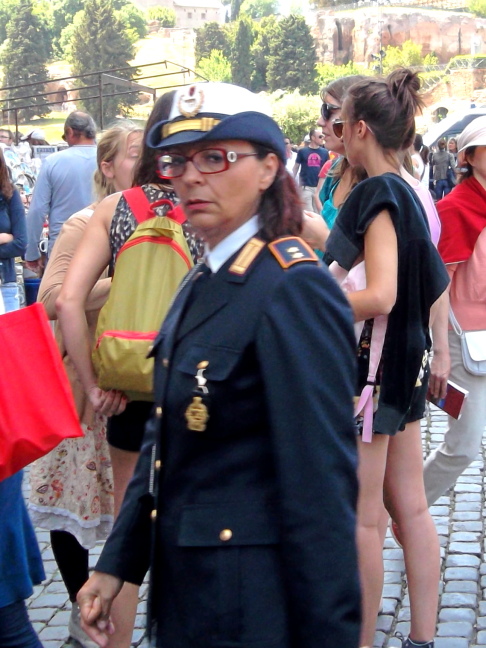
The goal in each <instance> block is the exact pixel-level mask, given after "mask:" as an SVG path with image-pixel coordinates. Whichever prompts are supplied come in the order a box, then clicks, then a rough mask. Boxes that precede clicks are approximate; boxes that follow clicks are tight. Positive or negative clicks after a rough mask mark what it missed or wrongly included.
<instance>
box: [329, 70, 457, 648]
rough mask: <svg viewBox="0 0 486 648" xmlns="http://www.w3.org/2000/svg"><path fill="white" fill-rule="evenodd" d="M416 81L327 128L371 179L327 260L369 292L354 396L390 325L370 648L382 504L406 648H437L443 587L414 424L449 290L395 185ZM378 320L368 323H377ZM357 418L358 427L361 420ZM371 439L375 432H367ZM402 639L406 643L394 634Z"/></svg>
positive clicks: (363, 298)
mask: <svg viewBox="0 0 486 648" xmlns="http://www.w3.org/2000/svg"><path fill="white" fill-rule="evenodd" d="M419 87H420V82H419V79H418V77H417V75H416V74H415V73H413V72H411V71H409V70H403V69H402V70H396V71H394V72H392V74H391V75H390V76H389V77H388V78H387V79H376V78H373V79H364V80H362V81H359V82H358V83H356V84H354V85H353V86H352V87H351V88H350V89H349V91H348V93H347V95H346V97H345V99H344V103H343V107H342V112H341V117H342V118H341V119H340V120H336V121H335V122H334V124H333V129H334V132H335V134H336V135H337V136H338V137H342V140H343V144H344V147H345V150H346V157H347V159H348V161H349V163H350V164H351V165H352V166H356V165H361V166H363V167H364V169H365V170H366V172H367V174H368V179H366V180H363V181H362V182H360V183H359V184H358V185H357V186H356V187H355V189H353V191H352V192H351V194H350V196H349V198H348V199H347V200H346V202H345V203H344V205H343V206H342V207H341V210H340V213H339V215H338V218H337V219H336V222H335V224H334V227H333V229H332V231H331V234H330V237H329V239H328V241H327V252H328V253H329V255H330V256H331V257H332V259H333V260H334V261H335V262H336V263H334V264H333V265H332V269H333V270H334V271H336V272H337V273H338V272H339V267H338V266H340V267H341V272H342V269H344V270H346V271H349V270H351V268H352V267H353V266H354V265H356V264H357V263H358V262H360V261H364V268H365V274H366V283H365V287H364V288H362V289H358V290H356V291H355V292H351V293H349V294H348V298H349V301H350V303H351V306H352V309H353V312H354V317H355V320H356V322H364V326H363V329H362V333H361V337H360V340H359V344H358V372H359V386H358V394H361V390H362V389H363V388H364V387H365V385H366V384H369V383H368V370H369V366H370V358H369V356H370V353H369V349H370V341H371V336H372V332H373V329H374V327H375V326H376V327H378V326H379V324H378V323H379V321H380V320H379V319H378V318H380V317H381V316H385V317H387V322H386V332H385V334H384V346H383V352H382V355H381V360H380V364H379V367H378V371H377V374H376V380H375V382H374V399H373V400H374V408H373V409H374V414H373V420H372V421H369V419H368V423H369V427H367V420H366V417H365V418H364V419H363V417H358V424H359V427H361V425H363V429H362V435H363V436H362V440H361V441H360V442H359V444H358V445H359V453H360V465H359V478H360V496H359V502H358V548H359V560H360V571H361V583H362V590H363V627H362V633H361V645H371V644H372V643H373V637H374V633H375V625H376V617H377V613H378V608H379V604H380V597H381V593H382V586H383V557H382V543H381V534H380V518H381V517H382V514H383V499H385V504H386V506H387V508H388V510H389V511H390V513H391V514H392V517H393V518H394V519H395V520H396V521H397V522H398V524H399V527H400V530H401V532H402V537H403V550H404V556H405V565H406V571H407V581H408V587H409V593H410V605H411V629H410V636H409V637H408V638H407V639H406V640H403V646H404V647H405V648H412V647H415V646H423V647H424V648H432V647H433V645H434V635H435V624H436V615H437V604H438V586H439V543H438V539H437V533H436V531H435V527H434V524H433V521H432V518H431V516H430V514H429V511H428V507H427V500H426V498H425V491H424V483H423V472H422V443H421V434H420V419H421V418H422V417H423V414H424V409H425V398H426V393H427V382H428V374H429V366H428V359H427V358H428V351H429V349H430V339H429V314H430V308H431V306H432V305H433V304H434V302H435V301H436V300H437V299H438V298H439V296H440V295H441V294H442V292H443V291H444V290H445V289H446V287H447V284H448V277H447V273H446V271H445V268H444V265H443V263H442V262H441V260H440V257H439V255H438V253H437V251H436V249H435V247H434V245H433V243H432V241H431V240H430V233H429V229H428V226H427V221H426V216H425V212H424V209H423V206H422V204H421V202H420V200H419V199H418V197H417V195H416V193H415V192H414V191H413V189H412V188H411V187H410V186H409V184H408V183H407V182H406V181H405V180H403V179H402V178H401V177H400V161H399V154H400V151H401V150H402V148H403V147H404V146H405V145H407V143H409V142H410V141H412V138H413V134H414V129H415V113H416V111H417V109H418V108H419V107H420V105H421V102H420V99H419V97H418V90H419ZM375 319H376V322H375ZM360 419H361V420H360ZM371 432H372V434H371ZM402 639H403V638H402Z"/></svg>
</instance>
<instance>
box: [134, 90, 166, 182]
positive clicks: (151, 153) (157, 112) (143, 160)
mask: <svg viewBox="0 0 486 648" xmlns="http://www.w3.org/2000/svg"><path fill="white" fill-rule="evenodd" d="M174 95H175V90H171V91H170V92H166V93H164V94H163V95H162V96H161V97H159V98H158V99H157V101H156V102H155V103H154V107H153V108H152V112H151V113H150V115H149V118H148V120H147V123H146V125H145V130H144V132H143V141H142V153H141V155H140V159H139V161H138V162H137V164H136V166H135V170H134V173H133V184H132V186H133V187H140V186H141V185H145V184H150V183H152V184H157V185H160V184H161V180H160V178H159V176H158V175H157V162H156V161H157V158H158V156H159V154H160V152H159V151H158V150H157V149H153V148H149V147H148V146H147V144H146V141H147V133H148V132H149V131H150V129H151V128H152V126H153V125H154V124H156V123H157V122H161V121H165V120H167V119H169V115H170V111H171V108H172V102H173V101H174ZM164 184H168V185H169V186H170V182H169V181H168V180H164Z"/></svg>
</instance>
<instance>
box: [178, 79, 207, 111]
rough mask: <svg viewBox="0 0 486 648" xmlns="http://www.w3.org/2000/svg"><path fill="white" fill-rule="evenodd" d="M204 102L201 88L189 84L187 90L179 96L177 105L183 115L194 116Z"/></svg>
mask: <svg viewBox="0 0 486 648" xmlns="http://www.w3.org/2000/svg"><path fill="white" fill-rule="evenodd" d="M203 103H204V92H203V91H202V90H201V88H196V86H191V87H190V88H189V89H188V90H187V92H186V93H185V94H183V95H181V96H180V97H179V103H178V104H177V107H178V108H179V112H180V113H181V115H183V116H184V117H194V116H195V115H197V114H198V112H199V111H200V110H201V106H202V105H203Z"/></svg>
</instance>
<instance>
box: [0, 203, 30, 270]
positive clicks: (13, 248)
mask: <svg viewBox="0 0 486 648" xmlns="http://www.w3.org/2000/svg"><path fill="white" fill-rule="evenodd" d="M8 211H9V216H10V223H11V233H12V236H13V241H10V242H9V243H3V244H2V245H0V259H13V258H14V257H17V256H24V253H25V248H26V246H27V232H26V226H25V210H24V206H23V204H22V200H21V198H20V194H19V192H18V191H17V190H15V191H14V192H13V194H12V197H11V198H10V200H9V201H8Z"/></svg>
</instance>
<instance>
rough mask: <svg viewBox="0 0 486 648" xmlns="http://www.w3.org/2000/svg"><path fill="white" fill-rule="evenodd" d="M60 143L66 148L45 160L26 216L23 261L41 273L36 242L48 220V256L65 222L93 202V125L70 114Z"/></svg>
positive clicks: (88, 119)
mask: <svg viewBox="0 0 486 648" xmlns="http://www.w3.org/2000/svg"><path fill="white" fill-rule="evenodd" d="M62 138H63V140H64V141H65V142H66V143H67V144H68V146H69V148H68V149H66V150H64V151H59V152H58V153H54V154H53V155H50V156H49V157H48V158H47V159H46V160H44V162H43V164H42V167H41V170H40V172H39V177H38V178H37V182H36V184H35V188H34V194H33V197H32V203H31V205H30V209H29V213H28V215H27V234H28V245H27V252H26V254H25V258H26V261H27V266H28V267H29V268H30V269H31V270H33V271H34V272H38V271H39V270H40V252H39V240H40V237H41V234H42V227H43V225H44V220H45V218H46V216H47V217H48V219H49V245H48V255H49V254H50V251H51V250H52V246H53V245H54V242H55V240H56V238H57V235H58V234H59V231H60V229H61V227H62V225H63V223H64V221H65V220H67V219H68V218H69V216H71V214H74V213H75V212H77V211H79V210H80V209H83V207H87V206H88V205H89V204H90V203H92V202H93V189H92V186H93V174H94V172H95V169H96V140H95V138H96V124H95V123H94V120H93V118H92V117H91V116H90V115H88V114H87V113H84V112H79V111H75V112H72V113H71V114H70V115H69V117H68V118H67V119H66V122H65V124H64V135H63V136H62Z"/></svg>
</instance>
